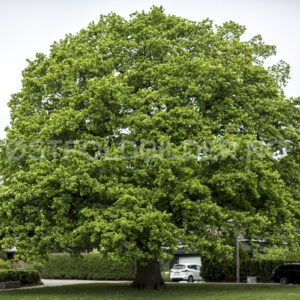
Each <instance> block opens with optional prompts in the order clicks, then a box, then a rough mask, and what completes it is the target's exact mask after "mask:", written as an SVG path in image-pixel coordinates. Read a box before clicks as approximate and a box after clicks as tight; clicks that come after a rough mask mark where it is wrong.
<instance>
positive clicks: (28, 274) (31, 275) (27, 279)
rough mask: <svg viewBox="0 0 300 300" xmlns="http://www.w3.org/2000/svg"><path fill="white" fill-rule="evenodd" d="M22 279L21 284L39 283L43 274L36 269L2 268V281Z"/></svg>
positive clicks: (0, 273) (0, 277)
mask: <svg viewBox="0 0 300 300" xmlns="http://www.w3.org/2000/svg"><path fill="white" fill-rule="evenodd" d="M3 281H21V284H38V283H40V282H41V275H40V273H39V272H37V271H35V270H13V269H10V270H0V282H3Z"/></svg>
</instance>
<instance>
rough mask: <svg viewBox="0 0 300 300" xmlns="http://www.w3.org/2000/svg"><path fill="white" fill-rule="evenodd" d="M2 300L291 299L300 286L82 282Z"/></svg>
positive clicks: (18, 293)
mask: <svg viewBox="0 0 300 300" xmlns="http://www.w3.org/2000/svg"><path fill="white" fill-rule="evenodd" d="M0 299H1V300H10V299H11V300H13V299H24V300H33V299H34V300H40V299H41V300H44V299H45V300H46V299H47V300H61V299H74V300H75V299H87V300H88V299H101V300H108V299H109V300H114V299H115V300H117V299H118V300H120V299H122V300H123V299H124V300H133V299H139V300H143V299H145V300H148V299H155V300H168V299H170V300H171V299H172V300H197V299H199V300H200V299H201V300H202V299H205V300H213V299H216V300H217V299H218V300H220V299H222V300H236V299H241V300H250V299H251V300H289V299H293V300H296V299H298V300H299V299H300V286H277V285H276V286H274V285H232V284H231V285H230V284H228V285H223V284H222V285H213V284H168V285H167V288H166V289H164V290H160V291H147V290H146V291H144V290H134V289H130V288H129V287H128V285H125V284H97V283H92V284H80V285H72V286H60V287H45V288H38V289H30V290H14V291H5V292H4V291H1V292H0Z"/></svg>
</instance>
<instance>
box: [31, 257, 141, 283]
mask: <svg viewBox="0 0 300 300" xmlns="http://www.w3.org/2000/svg"><path fill="white" fill-rule="evenodd" d="M33 268H35V269H37V270H39V271H40V272H41V274H42V277H43V278H48V279H50V278H52V279H95V280H132V279H133V278H134V276H135V263H134V262H132V261H128V262H127V263H121V262H118V261H115V260H112V259H111V258H109V257H107V256H104V255H102V254H94V253H90V254H82V255H80V256H71V255H69V254H67V253H63V254H51V255H50V256H49V261H47V262H45V263H44V264H35V265H33Z"/></svg>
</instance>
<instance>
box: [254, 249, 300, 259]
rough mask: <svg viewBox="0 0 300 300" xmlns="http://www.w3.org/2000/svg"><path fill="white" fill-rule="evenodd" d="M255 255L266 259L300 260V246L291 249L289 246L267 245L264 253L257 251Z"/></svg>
mask: <svg viewBox="0 0 300 300" xmlns="http://www.w3.org/2000/svg"><path fill="white" fill-rule="evenodd" d="M255 257H256V258H258V259H265V260H285V261H294V262H300V248H299V247H296V248H292V249H289V248H288V247H287V246H285V247H282V246H281V247H280V246H273V247H266V248H265V249H264V253H263V254H261V253H257V254H256V255H255Z"/></svg>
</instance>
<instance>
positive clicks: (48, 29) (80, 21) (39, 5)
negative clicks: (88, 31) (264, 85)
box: [0, 0, 300, 139]
mask: <svg viewBox="0 0 300 300" xmlns="http://www.w3.org/2000/svg"><path fill="white" fill-rule="evenodd" d="M152 5H156V6H160V5H162V6H163V7H164V8H165V11H166V13H167V14H175V15H177V16H181V17H184V18H188V19H190V20H195V21H201V20H203V19H205V18H210V19H212V20H213V21H214V22H215V23H216V24H222V23H223V22H225V21H228V20H233V21H235V22H237V23H239V24H243V25H246V27H247V32H246V35H245V37H247V38H250V37H251V36H253V35H256V34H261V35H262V37H263V39H264V41H265V42H266V43H268V44H273V45H276V46H277V56H276V57H275V58H272V59H271V60H270V61H269V62H268V63H269V64H271V63H276V62H277V61H279V60H280V59H284V60H285V61H286V62H288V63H289V64H290V66H291V77H292V79H291V80H290V82H289V84H288V86H287V88H286V89H285V92H286V95H287V96H288V97H298V96H300V59H299V58H298V55H299V53H300V34H299V28H300V1H299V0H157V1H156V0H149V1H148V0H127V1H124V0H123V1H122V0H80V1H79V0H0V41H1V46H0V139H1V138H4V137H5V132H4V128H5V127H6V126H7V125H9V121H10V112H9V109H8V107H7V102H8V101H9V99H10V95H11V94H12V93H16V92H18V91H19V90H20V89H21V71H22V70H23V69H24V68H25V66H26V58H29V59H33V58H34V56H35V53H37V52H43V53H46V54H48V53H49V46H50V45H51V44H52V43H53V41H55V40H56V41H57V40H59V39H60V38H63V37H64V35H65V34H66V33H76V32H78V31H79V30H80V29H81V28H84V27H86V26H87V25H88V24H89V23H90V22H91V21H97V20H98V19H99V15H100V14H108V13H109V12H111V11H113V12H116V13H117V14H119V15H121V16H123V17H125V18H128V16H129V14H130V13H132V12H134V11H141V10H146V11H148V10H149V8H150V7H151V6H152Z"/></svg>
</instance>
